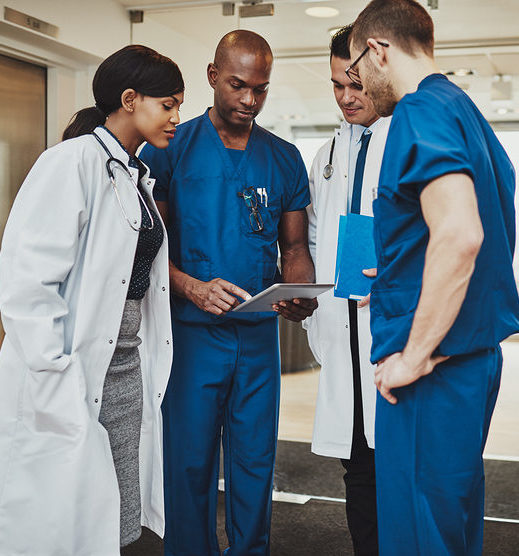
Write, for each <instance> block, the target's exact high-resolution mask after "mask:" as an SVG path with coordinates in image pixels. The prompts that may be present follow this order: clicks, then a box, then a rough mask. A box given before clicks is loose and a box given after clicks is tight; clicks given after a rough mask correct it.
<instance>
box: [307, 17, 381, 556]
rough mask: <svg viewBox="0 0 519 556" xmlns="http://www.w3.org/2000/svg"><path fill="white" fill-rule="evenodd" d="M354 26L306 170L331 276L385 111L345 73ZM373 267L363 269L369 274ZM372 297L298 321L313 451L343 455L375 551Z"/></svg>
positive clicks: (357, 532) (319, 247)
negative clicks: (330, 132) (328, 123)
mask: <svg viewBox="0 0 519 556" xmlns="http://www.w3.org/2000/svg"><path fill="white" fill-rule="evenodd" d="M350 33H351V26H347V27H344V28H342V29H341V30H339V31H338V32H337V33H336V34H335V35H334V37H333V38H332V41H331V45H330V50H331V53H330V67H331V80H332V83H333V90H334V94H335V99H336V101H337V104H338V105H339V108H340V109H341V111H342V113H343V115H344V119H345V121H344V122H342V125H341V127H340V129H338V130H337V131H336V132H335V137H334V138H333V139H330V141H328V142H327V143H326V144H325V145H324V146H323V147H322V148H321V149H320V150H319V152H318V154H317V156H316V157H315V160H314V162H313V165H312V170H311V173H310V193H311V199H312V204H311V205H310V206H309V207H308V209H307V210H308V216H309V244H310V251H311V254H312V258H313V261H314V264H315V269H316V281H317V282H333V281H334V274H335V257H336V252H337V236H338V228H339V217H340V215H342V214H346V213H347V212H356V213H359V212H360V214H366V215H370V216H372V215H373V212H372V207H371V205H372V199H373V188H376V186H377V184H378V175H379V171H380V165H381V162H382V155H383V152H384V147H385V142H386V136H387V132H388V128H389V123H390V119H389V118H379V116H378V115H377V114H376V112H375V109H374V107H373V104H372V102H371V101H370V100H369V99H368V97H367V96H366V95H365V94H364V93H363V92H362V87H359V86H357V85H355V84H354V83H353V82H352V81H350V79H349V78H348V77H347V76H346V74H345V69H346V68H347V67H348V66H349V65H350V63H351V61H350V52H349V47H348V42H349V35H350ZM375 273H376V270H375V269H371V270H370V271H369V272H367V274H369V275H371V276H374V275H375ZM369 318H370V316H369V298H365V299H363V300H362V301H361V302H358V303H357V301H351V300H346V299H339V298H335V297H334V296H333V291H330V292H327V293H325V294H323V295H322V296H320V297H319V308H318V309H317V311H316V312H315V313H314V314H313V316H312V317H310V318H308V319H306V321H305V322H304V324H303V326H304V327H305V328H306V329H307V331H308V340H309V344H310V347H311V349H312V351H313V354H314V356H315V358H316V360H317V361H318V363H320V365H321V376H320V382H319V393H318V396H317V407H316V413H315V424H314V435H313V442H312V451H313V452H314V453H316V454H319V455H322V456H329V457H336V458H340V459H341V463H342V465H343V467H344V468H345V469H346V474H345V475H344V482H345V484H346V515H347V520H348V527H349V529H350V533H351V536H352V540H353V547H354V550H355V554H356V555H366V556H368V555H369V556H372V555H374V554H378V542H377V514H376V493H375V461H374V420H375V399H376V388H375V385H374V382H373V381H374V367H373V365H371V363H370V360H369V355H370V349H371V335H370V330H369Z"/></svg>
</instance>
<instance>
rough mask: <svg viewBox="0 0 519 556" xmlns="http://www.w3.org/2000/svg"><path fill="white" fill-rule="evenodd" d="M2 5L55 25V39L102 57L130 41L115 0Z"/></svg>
mask: <svg viewBox="0 0 519 556" xmlns="http://www.w3.org/2000/svg"><path fill="white" fill-rule="evenodd" d="M4 6H7V7H9V8H12V9H14V10H18V11H19V12H23V13H26V14H28V15H32V16H33V17H36V18H38V19H42V20H43V21H46V22H47V23H51V24H52V25H56V26H57V27H59V32H58V36H57V37H56V39H57V40H58V41H59V42H61V43H63V44H66V45H69V46H72V47H74V48H77V49H79V50H83V51H85V52H89V53H91V54H94V55H96V56H100V57H101V58H106V56H108V55H109V54H111V53H112V52H115V51H116V50H118V49H119V48H121V47H122V46H124V45H126V44H129V43H130V31H131V25H130V21H129V18H128V13H127V11H126V10H125V9H124V8H123V7H122V6H121V5H120V4H119V3H118V2H116V1H115V0H0V8H1V12H0V15H1V17H2V18H3V15H4Z"/></svg>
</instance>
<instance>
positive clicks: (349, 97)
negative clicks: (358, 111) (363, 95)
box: [342, 87, 356, 104]
mask: <svg viewBox="0 0 519 556" xmlns="http://www.w3.org/2000/svg"><path fill="white" fill-rule="evenodd" d="M355 98H356V97H355V91H352V90H351V89H350V88H349V87H344V95H343V96H342V102H343V103H344V104H351V103H352V102H354V101H355Z"/></svg>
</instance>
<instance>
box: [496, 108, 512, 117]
mask: <svg viewBox="0 0 519 556" xmlns="http://www.w3.org/2000/svg"><path fill="white" fill-rule="evenodd" d="M496 112H497V113H498V114H499V115H500V116H504V115H505V114H508V113H509V112H511V110H510V109H508V108H498V109H497V110H496Z"/></svg>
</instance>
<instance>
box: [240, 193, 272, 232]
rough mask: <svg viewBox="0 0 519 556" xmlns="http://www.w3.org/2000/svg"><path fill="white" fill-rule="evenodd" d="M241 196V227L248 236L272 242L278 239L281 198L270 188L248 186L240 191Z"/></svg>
mask: <svg viewBox="0 0 519 556" xmlns="http://www.w3.org/2000/svg"><path fill="white" fill-rule="evenodd" d="M239 196H240V197H241V228H242V232H243V233H244V234H245V235H246V236H248V237H255V238H257V240H258V241H266V242H268V243H271V242H273V241H277V237H278V226H279V219H280V218H281V198H280V197H278V196H276V195H275V194H274V193H273V192H272V191H271V190H270V188H267V187H263V186H257V187H256V186H251V187H247V188H246V189H244V190H243V191H241V192H240V193H239Z"/></svg>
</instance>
